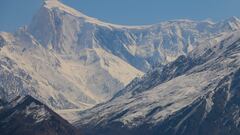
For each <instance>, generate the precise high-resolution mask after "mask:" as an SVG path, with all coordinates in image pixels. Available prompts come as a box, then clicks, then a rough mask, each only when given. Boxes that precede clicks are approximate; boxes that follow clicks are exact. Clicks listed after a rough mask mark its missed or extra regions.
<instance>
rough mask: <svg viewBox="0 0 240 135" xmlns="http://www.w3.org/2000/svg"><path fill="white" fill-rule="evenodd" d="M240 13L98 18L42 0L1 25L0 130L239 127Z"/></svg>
mask: <svg viewBox="0 0 240 135" xmlns="http://www.w3.org/2000/svg"><path fill="white" fill-rule="evenodd" d="M239 51H240V20H239V19H238V18H237V17H232V18H229V19H226V20H223V21H220V22H211V21H192V20H173V21H166V22H161V23H159V24H153V25H146V26H122V25H116V24H111V23H106V22H103V21H100V20H98V19H95V18H92V17H89V16H87V15H84V14H83V13H81V12H79V11H77V10H75V9H73V8H71V7H69V6H67V5H65V4H63V3H61V2H60V1H57V0H46V1H44V2H43V5H42V7H41V8H40V9H39V11H38V12H37V13H36V14H35V16H34V17H33V19H32V21H31V23H30V24H29V25H27V26H24V27H21V28H19V29H18V30H17V31H16V32H14V33H7V32H0V133H1V134H3V135H10V134H11V135H19V134H25V135H226V134H229V135H239V134H240V125H239V122H240V102H239V94H240V89H239V88H240V86H239V84H240V83H239V81H240V78H239V77H240V61H239V60H240V58H239V57H240V52H239Z"/></svg>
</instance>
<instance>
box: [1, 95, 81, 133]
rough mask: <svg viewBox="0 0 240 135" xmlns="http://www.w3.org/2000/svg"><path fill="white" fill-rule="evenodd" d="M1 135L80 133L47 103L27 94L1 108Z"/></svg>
mask: <svg viewBox="0 0 240 135" xmlns="http://www.w3.org/2000/svg"><path fill="white" fill-rule="evenodd" d="M0 132H1V135H80V134H79V133H78V132H77V130H76V129H75V127H73V126H72V125H71V124H69V123H68V122H67V121H66V120H64V119H62V118H61V117H60V116H59V115H58V114H56V113H55V112H53V111H52V110H51V109H49V108H48V107H47V106H46V105H44V104H42V103H41V102H39V101H37V100H36V99H34V98H32V97H31V96H26V97H24V98H22V97H19V98H17V99H15V100H13V101H12V102H10V103H8V104H5V105H4V106H3V107H2V108H1V109H0Z"/></svg>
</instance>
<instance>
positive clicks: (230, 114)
mask: <svg viewBox="0 0 240 135" xmlns="http://www.w3.org/2000/svg"><path fill="white" fill-rule="evenodd" d="M239 54H240V31H238V32H234V33H229V34H222V35H221V36H218V37H216V38H212V39H209V40H206V41H204V42H202V43H201V44H200V45H199V46H198V47H197V48H195V49H194V50H193V51H192V52H191V53H189V55H187V56H180V57H179V58H178V59H177V60H175V61H173V62H171V63H169V64H167V65H165V66H164V67H162V68H159V69H156V70H153V71H151V72H149V73H147V74H146V75H145V76H144V77H142V78H140V79H135V80H134V81H132V83H130V84H129V85H128V86H126V88H124V89H123V90H122V91H120V92H119V93H118V94H117V95H116V96H115V97H114V98H113V99H111V100H110V101H108V102H106V103H103V104H100V105H97V106H96V107H94V108H92V109H89V110H86V111H84V112H81V113H80V114H79V115H80V117H81V122H79V123H78V122H76V125H77V126H78V127H79V128H80V129H83V130H84V131H85V133H86V134H88V135H113V134H114V135H146V134H147V135H226V134H227V135H239V134H240V126H239V119H240V113H239V112H240V102H239V93H240V83H239V82H240V78H239V75H240V55H239Z"/></svg>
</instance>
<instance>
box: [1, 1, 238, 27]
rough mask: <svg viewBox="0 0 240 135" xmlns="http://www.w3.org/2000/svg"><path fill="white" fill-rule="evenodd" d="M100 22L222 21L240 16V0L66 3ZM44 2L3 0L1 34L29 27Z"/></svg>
mask: <svg viewBox="0 0 240 135" xmlns="http://www.w3.org/2000/svg"><path fill="white" fill-rule="evenodd" d="M62 1H63V2H64V3H66V4H67V5H70V6H72V7H74V8H76V9H78V10H80V11H82V12H83V13H85V14H87V15H89V16H93V17H96V18H98V19H100V20H103V21H107V22H112V23H117V24H126V25H143V24H153V23H158V22H161V21H165V20H174V19H182V18H184V19H194V20H204V19H208V18H211V19H212V20H222V19H226V18H228V17H231V16H237V17H239V16H240V6H239V5H240V0H62ZM41 2H42V1H41V0H0V31H14V30H15V29H17V27H19V26H22V25H25V24H28V23H29V22H30V21H31V18H32V16H33V15H34V14H35V13H36V12H37V10H38V9H39V7H40V6H41Z"/></svg>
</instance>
